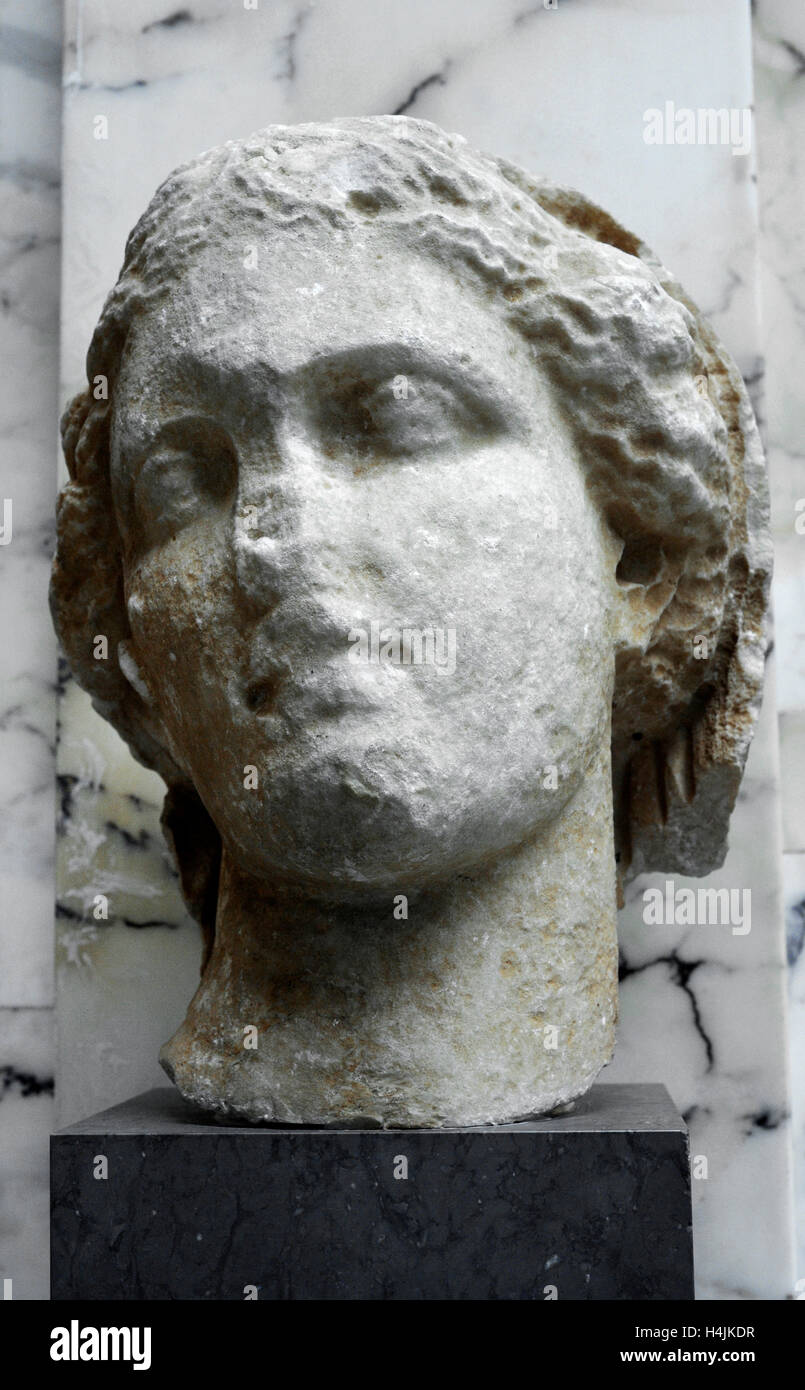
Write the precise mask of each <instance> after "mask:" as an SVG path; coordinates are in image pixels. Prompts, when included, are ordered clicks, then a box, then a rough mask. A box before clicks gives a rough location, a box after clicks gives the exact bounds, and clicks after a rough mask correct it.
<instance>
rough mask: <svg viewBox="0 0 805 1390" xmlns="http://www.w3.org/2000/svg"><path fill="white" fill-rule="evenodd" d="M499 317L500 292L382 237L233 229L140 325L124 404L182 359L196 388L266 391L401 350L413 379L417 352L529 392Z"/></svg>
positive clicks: (526, 374)
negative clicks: (194, 368)
mask: <svg viewBox="0 0 805 1390" xmlns="http://www.w3.org/2000/svg"><path fill="white" fill-rule="evenodd" d="M177 261H178V257H177ZM504 309H505V300H504V299H503V296H502V293H501V289H500V287H499V286H498V285H494V286H492V285H490V287H489V289H488V290H486V289H485V288H484V287H483V285H480V284H478V283H477V282H476V281H475V280H474V279H472V278H470V277H469V276H468V275H466V274H463V273H461V270H460V267H459V265H457V264H456V263H454V262H453V261H451V259H450V258H449V257H448V256H445V257H444V258H442V259H439V258H437V257H435V256H433V255H423V254H417V253H416V252H415V251H413V250H411V249H409V248H407V247H406V246H405V245H403V244H402V242H401V241H400V240H399V239H397V240H394V239H392V238H391V237H390V236H389V235H388V234H385V235H378V234H373V233H371V232H369V233H367V234H365V235H362V236H361V237H360V238H358V237H352V238H348V239H336V238H335V237H327V236H326V235H324V234H323V233H322V234H319V235H317V236H315V237H307V238H305V239H300V240H298V241H295V240H293V239H292V238H291V237H290V236H289V235H288V234H287V233H286V234H285V235H284V236H282V237H280V236H278V235H274V236H269V237H266V238H264V239H263V240H261V239H260V238H259V237H258V236H256V235H254V234H252V235H251V236H250V235H249V233H248V232H243V231H241V232H240V234H238V233H237V231H236V229H233V232H232V235H231V236H230V237H228V238H226V239H221V240H218V241H216V242H215V243H214V244H210V245H208V246H207V247H205V248H204V249H203V250H202V251H201V252H199V253H196V254H195V255H194V256H193V258H192V260H191V261H190V262H189V263H187V264H186V265H184V266H182V265H181V264H177V273H176V277H175V282H174V284H173V285H172V287H171V289H170V291H169V293H168V294H167V296H166V297H164V298H162V299H161V301H160V303H159V305H158V306H157V307H155V308H154V309H152V310H150V311H148V312H147V313H146V314H145V315H144V316H142V317H141V318H140V319H139V320H138V321H137V322H136V324H135V327H134V330H133V332H132V334H131V335H130V341H129V344H128V347H127V352H126V362H125V371H124V377H125V381H124V382H123V385H124V391H123V394H124V395H125V386H126V383H127V382H128V384H130V385H133V384H134V383H136V385H137V386H138V387H141V388H142V387H146V386H147V387H148V388H149V391H148V393H149V394H155V395H156V396H157V397H159V395H161V394H162V393H163V392H162V388H163V387H164V384H165V382H166V380H169V379H170V376H171V367H172V365H173V364H175V363H178V362H182V361H184V362H187V363H190V362H193V363H197V364H200V365H201V366H203V367H205V368H206V370H205V371H204V372H203V373H201V374H200V376H199V382H201V380H202V376H203V377H205V378H209V379H213V378H214V376H215V374H216V373H219V374H220V375H221V376H222V377H224V378H228V377H229V378H231V377H237V376H241V377H243V379H244V380H245V381H246V382H247V383H248V381H249V380H251V381H252V382H257V381H258V380H259V379H260V378H262V379H264V380H265V381H266V382H267V381H269V380H270V379H271V378H276V379H282V378H287V377H289V376H293V375H294V374H295V373H297V372H299V371H301V370H303V369H304V368H305V367H306V366H307V365H308V364H309V363H311V362H313V361H315V360H317V359H318V360H321V359H322V358H323V357H327V356H329V355H331V354H332V355H337V354H343V353H358V354H360V352H361V351H362V350H366V351H368V352H369V353H371V351H372V350H373V348H375V347H377V346H379V345H388V344H391V343H395V344H398V345H399V346H400V348H401V354H400V366H399V370H405V367H406V360H405V359H406V355H407V359H408V365H409V367H410V368H411V369H414V368H415V366H416V362H417V357H418V354H420V353H421V355H422V357H423V358H428V359H429V360H430V361H431V362H432V361H433V359H434V358H435V359H440V360H443V361H444V363H445V364H446V365H448V366H449V365H450V364H451V363H458V362H461V361H464V362H466V364H467V365H468V366H471V365H472V364H473V363H475V364H482V366H483V369H484V372H485V374H487V375H488V376H489V377H490V378H491V379H494V378H495V377H497V378H498V379H499V380H500V381H501V384H503V383H505V384H506V385H507V387H508V388H509V389H510V390H512V389H513V390H515V391H516V390H517V388H518V385H520V386H521V388H522V390H523V391H525V392H527V393H530V392H533V390H534V381H533V357H532V354H531V352H530V351H529V349H528V348H527V346H526V344H525V342H524V341H523V339H522V338H521V337H520V335H519V334H518V333H517V332H516V331H515V330H514V329H513V328H512V327H511V325H510V324H508V323H507V322H506V319H505V315H504ZM166 367H167V372H166ZM137 394H140V393H139V391H138V392H137ZM119 403H120V404H122V402H121V401H120V398H119Z"/></svg>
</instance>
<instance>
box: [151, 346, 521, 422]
mask: <svg viewBox="0 0 805 1390" xmlns="http://www.w3.org/2000/svg"><path fill="white" fill-rule="evenodd" d="M159 375H160V376H161V377H162V378H163V379H166V380H169V381H171V382H172V384H173V386H174V390H175V388H176V387H177V386H181V385H183V384H185V383H186V384H187V387H188V395H190V396H193V397H195V398H196V399H198V397H199V396H202V395H204V394H206V393H207V392H212V393H213V394H218V393H219V392H225V393H226V397H227V399H229V400H230V401H232V400H233V399H235V400H236V399H237V397H238V396H241V395H243V396H248V397H252V398H253V396H254V391H255V387H258V389H259V390H260V392H261V394H262V395H263V396H264V398H265V399H266V400H267V402H270V401H271V399H272V398H274V399H276V400H277V401H278V400H279V399H280V397H281V396H282V395H283V394H284V393H285V391H287V390H290V391H292V392H293V391H294V390H299V391H302V392H303V393H306V392H310V391H311V390H313V391H315V390H319V391H322V392H326V391H337V390H338V389H340V388H342V387H344V386H349V385H352V384H355V383H356V382H358V381H360V380H366V381H369V382H373V383H375V384H377V383H378V382H380V381H381V380H383V379H384V378H386V377H395V376H410V377H411V378H413V379H416V377H418V376H419V377H422V376H428V377H430V378H431V379H435V380H437V381H440V382H441V383H442V384H444V385H451V384H452V385H457V386H459V387H461V388H462V389H463V390H464V391H466V392H471V393H474V394H476V395H477V396H479V397H481V398H482V399H483V400H484V401H485V402H486V403H487V404H488V405H490V406H492V405H495V404H498V405H500V404H502V403H504V402H505V404H506V406H507V408H510V409H511V410H512V411H513V412H514V413H515V415H517V414H521V413H522V409H523V406H522V400H521V395H522V393H521V392H517V391H516V389H515V387H514V385H513V380H512V378H513V377H514V373H512V375H511V377H510V378H509V379H508V380H507V379H504V377H503V375H502V374H501V373H500V372H499V371H498V370H496V369H494V368H490V367H489V366H488V365H487V364H485V363H482V362H481V361H479V360H478V358H477V357H476V356H475V355H470V353H469V352H467V351H464V350H459V349H458V348H452V347H450V348H447V349H445V348H444V347H443V346H439V347H435V346H430V345H428V344H427V343H424V342H405V341H389V340H381V341H377V342H368V343H362V344H360V345H358V346H354V347H346V348H336V349H334V350H329V351H323V352H320V353H316V354H314V355H313V356H311V357H309V358H308V359H307V361H304V362H302V363H300V364H299V365H298V366H296V365H294V366H291V367H289V368H287V369H285V370H282V369H281V368H280V367H279V366H278V365H276V364H275V363H272V362H271V361H270V360H269V359H268V358H267V357H264V356H262V355H259V356H254V357H249V358H245V357H243V356H240V357H239V358H236V359H234V360H233V359H230V360H227V357H226V354H224V353H221V352H220V351H219V352H217V353H215V354H212V353H206V352H195V351H193V349H192V348H189V347H188V348H184V349H182V350H181V351H180V352H179V353H176V354H173V353H172V354H169V355H167V356H166V357H164V358H162V359H161V360H160V362H159Z"/></svg>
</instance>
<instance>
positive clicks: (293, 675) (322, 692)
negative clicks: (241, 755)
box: [245, 662, 382, 724]
mask: <svg viewBox="0 0 805 1390" xmlns="http://www.w3.org/2000/svg"><path fill="white" fill-rule="evenodd" d="M245 702H246V705H247V708H248V709H249V710H251V711H252V713H254V714H255V715H257V717H258V718H271V717H272V716H281V717H284V718H285V719H286V720H288V722H289V723H292V724H293V723H297V722H298V723H306V722H308V721H309V720H312V719H322V718H327V717H333V716H334V715H341V714H348V713H359V714H363V715H366V714H369V713H370V712H372V711H376V710H378V709H380V708H381V707H382V701H381V700H379V699H377V698H376V697H374V696H373V695H372V694H370V692H369V691H367V690H364V689H362V688H361V683H360V680H356V679H355V678H354V676H353V673H352V672H351V671H346V672H345V671H343V670H341V669H339V665H338V664H336V663H330V662H326V663H325V664H324V665H322V666H320V667H318V668H316V669H314V668H313V667H310V668H308V669H306V670H302V671H298V672H297V671H290V670H287V669H283V670H282V671H268V672H265V673H262V674H260V675H254V676H252V678H251V679H250V680H249V681H248V683H247V685H246V689H245Z"/></svg>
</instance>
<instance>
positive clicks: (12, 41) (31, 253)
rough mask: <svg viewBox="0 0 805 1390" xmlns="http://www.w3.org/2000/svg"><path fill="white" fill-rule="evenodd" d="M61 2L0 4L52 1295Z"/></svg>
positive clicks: (16, 965)
mask: <svg viewBox="0 0 805 1390" xmlns="http://www.w3.org/2000/svg"><path fill="white" fill-rule="evenodd" d="M60 9H61V7H60V5H59V4H58V0H50V2H49V3H48V2H47V0H46V2H45V3H41V4H39V5H37V6H31V5H30V4H26V3H25V0H2V4H0V67H1V68H2V71H1V72H0V92H2V119H0V305H2V318H1V319H0V324H1V325H2V326H1V327H0V335H2V337H1V338H0V341H1V342H2V362H3V368H2V371H1V372H0V460H1V461H0V498H6V497H9V498H11V502H12V539H11V543H10V544H8V545H4V546H3V547H2V548H0V632H1V633H2V640H1V641H0V769H2V771H1V772H0V903H2V906H3V912H2V926H0V1278H2V1279H11V1280H12V1294H13V1297H14V1298H47V1296H48V1258H47V1252H48V1239H49V1236H48V1216H49V1209H48V1189H47V1183H48V1149H47V1145H48V1133H49V1130H50V1128H51V1125H52V1112H53V1045H52V1031H53V768H54V758H55V714H56V710H55V678H56V642H55V639H54V637H53V633H52V630H51V627H50V621H49V618H48V611H47V584H48V568H49V559H50V555H51V552H52V545H53V532H54V527H53V499H54V491H55V466H56V439H57V431H56V416H57V412H58V407H59V399H58V352H57V346H58V296H59V183H60V168H59V164H60V128H61V83H60V77H61V13H60ZM0 505H1V503H0ZM0 1287H2V1286H0Z"/></svg>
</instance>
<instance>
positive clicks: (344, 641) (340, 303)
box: [111, 226, 618, 898]
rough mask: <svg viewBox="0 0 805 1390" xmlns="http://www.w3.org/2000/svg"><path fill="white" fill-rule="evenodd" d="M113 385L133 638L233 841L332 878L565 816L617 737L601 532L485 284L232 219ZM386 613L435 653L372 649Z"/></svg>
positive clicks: (418, 875)
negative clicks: (253, 229) (601, 750)
mask: <svg viewBox="0 0 805 1390" xmlns="http://www.w3.org/2000/svg"><path fill="white" fill-rule="evenodd" d="M252 240H254V238H252ZM255 262H256V263H255ZM114 399H115V414H114V420H113V429H112V454H111V457H112V482H113V495H114V499H115V508H116V512H117V516H118V524H119V526H120V530H121V533H122V535H123V538H124V545H125V567H124V568H125V579H126V599H127V609H128V617H129V622H130V624H131V631H132V637H133V642H132V654H133V657H134V660H135V661H136V663H137V665H138V666H139V668H140V671H141V674H142V677H143V679H144V681H145V683H146V685H147V687H148V689H149V692H150V696H151V698H152V699H153V701H154V702H155V703H156V705H157V707H158V709H159V712H160V715H161V718H162V720H163V722H164V726H165V730H166V735H167V739H168V742H169V746H170V747H171V750H172V752H173V754H174V756H175V757H176V760H177V762H178V763H179V764H180V766H182V767H183V768H184V769H185V771H186V772H187V773H188V775H189V776H190V777H191V778H192V781H193V783H194V784H195V786H196V788H197V789H198V791H199V794H200V795H201V797H202V800H203V801H204V803H205V805H206V806H207V809H208V811H209V812H210V814H211V816H212V818H213V820H214V821H215V823H216V825H217V826H218V828H219V830H220V832H221V834H222V837H223V839H224V841H225V843H226V845H227V846H228V848H229V851H230V853H231V854H232V855H233V856H234V858H235V860H236V861H239V862H240V863H241V864H242V865H243V866H244V868H248V871H249V872H250V873H251V874H252V875H255V876H257V877H262V878H266V879H274V880H281V879H283V878H285V879H289V880H291V881H296V882H298V883H299V884H300V885H302V886H303V887H305V888H306V889H307V890H309V891H312V892H313V893H315V892H316V891H322V892H325V893H327V894H329V895H332V896H335V897H338V896H342V897H344V898H349V897H350V896H352V895H355V894H360V893H367V892H370V891H371V890H372V889H376V890H377V891H385V890H387V889H388V888H389V887H394V886H398V887H404V886H406V885H411V886H415V885H416V884H418V883H424V882H428V881H434V880H438V879H440V878H443V877H445V876H446V875H449V874H451V873H454V872H456V871H457V870H460V869H462V868H467V867H469V866H471V865H473V864H475V863H478V862H481V861H483V860H484V859H485V858H488V857H489V856H493V855H495V854H497V853H499V852H501V851H503V850H505V849H507V848H510V847H513V846H515V845H516V844H518V843H520V842H521V841H523V840H524V839H525V838H526V837H528V836H529V835H530V834H531V833H532V832H534V831H535V830H536V829H538V828H539V827H540V826H541V825H544V824H545V823H546V822H547V821H549V820H551V819H552V818H554V817H555V816H556V815H558V813H559V811H560V809H561V807H562V806H563V805H565V804H566V802H567V800H568V798H569V797H570V796H571V795H572V793H573V792H574V791H575V790H576V788H577V787H578V785H579V784H580V782H581V780H582V778H583V775H584V773H585V771H586V769H587V767H588V764H589V762H590V759H591V758H592V757H593V755H594V752H595V750H596V748H598V747H600V745H601V742H602V740H605V739H606V738H607V737H608V732H607V731H608V718H609V706H610V700H611V689H612V666H613V656H612V650H613V642H612V633H611V627H612V623H611V615H612V610H613V603H614V601H615V595H616V594H617V592H618V590H617V586H616V584H615V581H614V568H615V564H616V562H617V551H616V550H615V549H614V546H613V543H612V542H611V540H610V538H609V536H608V534H607V533H606V532H605V529H604V527H603V525H602V523H601V521H600V518H599V516H598V513H597V510H596V508H595V507H594V505H593V504H592V502H591V500H590V499H589V497H588V494H587V491H586V489H585V486H584V482H583V479H582V472H581V468H580V462H579V459H578V457H577V454H576V451H575V450H574V447H573V445H572V443H571V440H570V436H569V433H568V431H567V429H566V427H565V425H564V423H563V420H562V419H561V417H560V413H559V410H558V407H557V405H556V403H555V401H554V399H553V398H552V395H551V392H550V390H549V389H548V387H547V385H546V383H545V382H544V381H543V380H542V378H541V375H540V370H539V365H538V360H537V358H536V356H535V355H534V353H533V351H532V350H531V349H529V347H528V346H527V344H526V343H525V341H524V340H523V339H522V338H521V337H520V336H519V335H518V334H517V333H516V332H515V331H514V329H512V328H511V327H510V326H509V325H508V324H507V323H506V322H505V320H504V317H503V314H502V313H501V309H500V306H499V304H498V303H496V301H495V299H494V298H492V297H490V296H488V295H482V293H481V291H480V290H479V289H478V288H477V287H476V286H475V284H474V282H473V281H472V280H471V279H470V278H469V277H465V278H463V279H460V278H459V277H458V275H457V273H456V272H455V271H454V270H453V269H452V268H450V267H448V266H447V265H446V264H444V263H443V262H440V261H438V260H436V259H431V258H426V257H421V256H417V255H415V254H414V253H413V252H411V251H409V250H407V249H405V248H404V247H403V246H392V245H391V243H390V240H389V234H388V233H386V234H385V236H384V238H383V239H382V240H381V239H380V238H379V236H377V235H376V234H375V233H373V232H372V231H371V230H370V231H369V232H367V234H366V235H365V236H364V237H362V238H361V239H360V240H358V239H357V238H356V239H354V240H352V241H351V242H349V243H348V244H338V243H336V242H335V241H330V242H325V241H324V240H323V239H321V238H320V239H318V240H317V239H316V238H314V237H313V236H312V235H310V236H309V237H308V238H307V240H299V241H297V242H296V243H295V244H294V245H289V244H288V239H287V238H286V239H284V240H283V242H282V245H281V247H279V246H278V245H275V244H274V243H272V242H271V241H270V240H265V241H263V242H262V243H259V244H258V246H257V247H256V248H255V249H254V250H250V248H249V246H248V244H247V245H244V237H243V229H242V226H241V227H240V228H236V227H234V226H233V229H232V236H231V238H229V239H227V240H222V241H221V242H220V243H219V244H217V245H216V246H215V247H214V249H212V250H210V249H208V250H206V251H205V252H204V253H202V254H201V255H200V256H198V257H197V258H196V259H195V260H194V261H193V262H192V263H191V265H190V266H189V267H188V269H187V271H186V273H184V275H183V277H182V279H181V281H180V283H179V285H178V287H177V288H176V289H174V291H173V292H172V293H171V295H170V298H169V299H168V300H167V301H164V302H163V303H162V305H161V306H160V307H159V308H158V309H152V310H151V311H149V312H148V313H146V314H145V315H144V316H143V317H142V318H140V319H139V320H138V321H137V322H136V324H135V326H134V329H133V331H132V333H131V335H130V337H129V340H128V344H127V349H126V353H125V356H124V360H123V364H122V368H121V374H120V377H119V380H118V383H117V386H116V390H115V397H114ZM373 624H375V627H374V629H373V627H372V625H373ZM406 627H407V628H410V629H417V630H419V631H420V632H421V631H422V630H424V629H434V630H435V647H434V648H432V649H431V654H432V655H435V657H436V664H434V663H433V661H430V662H428V661H417V646H416V638H414V646H413V651H412V657H413V660H412V661H410V662H409V663H407V664H406V663H404V661H403V660H402V656H403V655H404V651H405V648H404V647H403V648H402V650H401V653H400V659H396V652H395V650H394V648H393V647H392V648H386V650H385V654H384V655H381V656H380V659H379V660H378V659H377V657H378V635H379V636H380V637H382V636H383V630H384V629H392V630H394V629H396V630H397V631H401V630H403V629H405V628H406ZM360 633H365V635H366V639H367V645H368V647H369V650H368V652H366V653H365V658H366V659H361V658H362V656H363V655H364V653H363V652H362V645H361V642H360V640H359V635H360ZM386 636H388V634H386ZM373 638H374V641H373ZM373 648H374V650H373ZM427 651H428V648H427V646H426V647H425V648H424V652H425V653H427ZM453 666H454V669H452V668H453ZM250 768H254V769H256V772H257V786H256V787H254V786H251V785H249V784H250V783H252V782H253V781H254V780H255V778H254V774H253V773H249V771H248V769H250ZM244 782H245V783H246V785H244Z"/></svg>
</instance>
